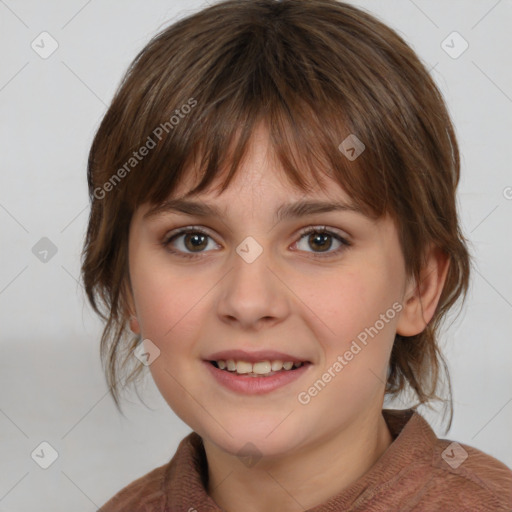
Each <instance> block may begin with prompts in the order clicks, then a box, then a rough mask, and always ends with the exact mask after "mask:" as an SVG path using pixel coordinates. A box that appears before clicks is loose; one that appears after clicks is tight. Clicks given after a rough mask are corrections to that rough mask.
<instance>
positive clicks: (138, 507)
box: [100, 464, 168, 512]
mask: <svg viewBox="0 0 512 512" xmlns="http://www.w3.org/2000/svg"><path fill="white" fill-rule="evenodd" d="M167 467H168V464H164V465H163V466H160V467H158V468H155V469H153V470H152V471H150V472H149V473H147V474H145V475H144V476H141V477H140V478H138V479H137V480H134V481H133V482H132V483H130V484H129V485H127V486H126V487H124V488H123V489H121V491H119V492H118V493H117V494H116V495H115V496H113V497H112V498H111V499H110V500H109V501H108V502H107V503H105V504H104V505H103V506H102V507H101V508H100V510H101V511H102V512H121V511H123V512H124V511H126V510H130V512H149V511H151V512H153V511H155V512H156V511H159V512H160V511H162V512H163V510H164V507H165V493H164V491H163V482H164V478H165V473H166V470H167Z"/></svg>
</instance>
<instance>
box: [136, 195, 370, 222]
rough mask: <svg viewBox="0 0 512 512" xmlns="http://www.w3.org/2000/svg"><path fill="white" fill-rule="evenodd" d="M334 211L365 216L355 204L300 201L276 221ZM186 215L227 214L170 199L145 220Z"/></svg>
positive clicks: (285, 208)
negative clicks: (171, 214)
mask: <svg viewBox="0 0 512 512" xmlns="http://www.w3.org/2000/svg"><path fill="white" fill-rule="evenodd" d="M333 211H349V212H355V213H359V214H361V215H365V213H364V212H363V211H362V210H361V208H360V207H359V206H357V205H355V204H349V203H345V202H343V201H335V202H325V201H298V202H296V203H285V204H282V205H281V206H279V208H278V209H277V210H276V212H275V214H274V220H275V221H283V220H286V219H292V218H299V217H305V216H307V215H313V214H315V213H326V212H333ZM174 212H177V213H184V214H187V215H192V216H196V217H220V218H224V216H225V214H224V213H223V212H222V211H221V210H220V209H219V208H218V207H216V206H214V205H210V204H207V203H204V202H196V201H190V200H187V199H169V200H167V201H165V202H163V203H162V204H159V205H156V206H154V207H153V208H151V209H150V210H149V211H148V212H146V214H145V215H144V219H150V218H153V217H158V216H160V215H164V214H166V213H174ZM365 216H366V215H365Z"/></svg>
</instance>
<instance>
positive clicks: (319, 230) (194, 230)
mask: <svg viewBox="0 0 512 512" xmlns="http://www.w3.org/2000/svg"><path fill="white" fill-rule="evenodd" d="M198 233H200V234H202V235H205V236H208V237H209V238H212V237H211V236H210V234H209V233H207V232H206V231H205V230H203V229H202V228H200V227H197V226H189V227H187V228H183V229H180V230H179V231H177V232H176V233H170V234H169V235H167V236H166V237H165V238H164V240H163V241H162V245H163V246H164V248H165V249H166V250H168V251H169V252H171V253H173V254H176V255H178V256H180V257H183V258H189V259H194V258H200V257H202V256H201V255H202V254H203V253H195V254H194V253H186V252H182V251H177V250H175V249H172V248H171V247H170V244H171V242H172V241H173V240H174V239H176V238H178V237H179V236H181V235H185V234H198ZM313 233H316V234H327V235H330V236H332V237H333V238H335V239H336V240H338V241H339V242H341V244H342V246H341V247H340V248H338V249H337V250H335V251H332V252H328V253H318V252H317V253H315V252H311V253H310V254H312V256H313V257H314V258H324V259H325V258H330V257H333V256H336V255H337V254H339V253H340V252H341V251H343V250H346V249H347V248H348V247H350V246H351V245H352V244H351V243H350V242H349V241H348V240H347V239H345V238H343V237H342V236H340V235H339V234H338V233H336V232H334V231H329V230H328V229H327V228H326V226H314V227H308V228H304V229H302V230H301V231H300V232H299V240H301V239H302V238H303V237H304V236H306V235H310V234H313ZM324 254H325V255H324Z"/></svg>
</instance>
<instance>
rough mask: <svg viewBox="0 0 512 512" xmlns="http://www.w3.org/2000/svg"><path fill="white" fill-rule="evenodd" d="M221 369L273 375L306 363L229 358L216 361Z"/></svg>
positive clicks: (243, 373)
mask: <svg viewBox="0 0 512 512" xmlns="http://www.w3.org/2000/svg"><path fill="white" fill-rule="evenodd" d="M215 362H216V363H217V366H218V367H219V368H220V369H221V370H228V371H230V372H237V373H239V374H242V375H245V374H252V375H273V374H274V372H278V371H281V370H283V369H284V370H291V369H292V368H299V367H300V366H302V365H303V364H304V363H293V362H291V361H285V362H283V361H279V360H275V361H258V362H257V363H254V364H253V363H249V362H248V361H234V360H233V359H228V360H227V361H224V360H219V361H215Z"/></svg>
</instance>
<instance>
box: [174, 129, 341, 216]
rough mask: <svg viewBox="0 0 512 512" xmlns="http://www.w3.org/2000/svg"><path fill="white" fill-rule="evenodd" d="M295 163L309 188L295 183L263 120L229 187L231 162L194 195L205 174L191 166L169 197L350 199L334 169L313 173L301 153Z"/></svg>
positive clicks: (205, 198) (209, 199) (211, 198)
mask: <svg viewBox="0 0 512 512" xmlns="http://www.w3.org/2000/svg"><path fill="white" fill-rule="evenodd" d="M234 144H235V141H233V142H232V147H233V146H234ZM231 150H232V148H230V150H228V155H229V156H231V154H232V153H231ZM294 163H295V164H296V168H297V172H298V173H300V175H301V178H302V179H303V181H304V182H305V183H306V187H305V188H306V189H304V187H300V186H298V185H297V184H296V183H294V181H293V180H292V179H291V177H290V175H289V173H287V172H285V170H284V168H283V166H282V164H281V162H280V159H279V158H278V156H277V155H276V152H275V150H274V147H273V145H272V144H271V142H270V138H269V132H268V130H267V128H266V126H265V125H264V124H263V123H260V124H258V125H257V127H256V129H255V130H254V131H253V133H252V134H251V137H250V139H249V142H248V145H247V149H246V152H245V154H244V158H243V159H242V161H241V162H240V164H239V166H238V168H237V170H236V174H235V176H234V177H233V178H232V179H231V180H230V182H229V184H228V185H227V187H226V190H224V191H221V188H222V184H223V183H224V182H225V180H226V176H227V174H228V172H227V171H228V170H229V164H230V162H229V161H226V162H224V163H223V165H222V166H221V168H219V170H218V173H217V175H216V177H215V179H214V180H213V182H212V183H211V184H210V185H209V186H208V187H207V188H206V189H204V190H203V191H201V192H199V193H194V194H189V192H190V191H191V190H192V189H193V188H194V187H195V186H196V185H197V184H198V183H199V182H200V181H201V178H202V175H201V174H200V172H199V171H198V166H197V165H190V166H189V167H188V168H187V169H186V172H185V173H184V176H183V179H182V180H181V181H180V183H179V184H178V186H177V187H176V188H175V189H174V190H173V192H172V193H171V194H169V196H168V199H171V198H174V199H175V198H187V199H197V200H198V199H202V200H205V201H206V200H208V201H212V202H219V203H222V202H224V201H229V200H230V199H228V198H232V197H233V196H243V197H244V198H246V199H247V200H251V199H255V200H261V199H262V198H266V197H267V196H270V195H271V196H273V197H276V199H285V198H288V199H290V198H295V199H299V198H302V199H306V198H310V199H319V200H320V199H324V200H332V201H335V200H343V201H344V202H346V203H349V202H350V197H349V195H348V194H347V193H346V191H345V190H344V189H343V188H342V187H341V186H340V185H339V183H338V181H336V180H335V179H334V178H333V177H331V176H330V175H329V174H330V169H329V167H328V166H327V165H324V166H318V167H317V168H316V169H315V172H312V171H313V170H312V169H311V168H310V165H308V164H306V163H301V158H300V156H299V155H296V162H294ZM227 206H228V205H227Z"/></svg>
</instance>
